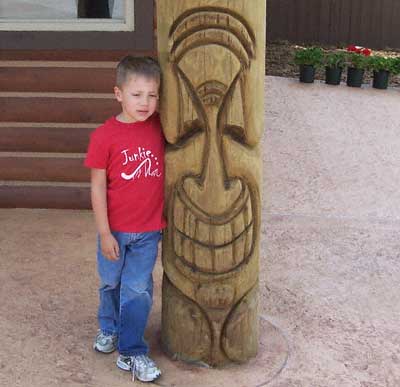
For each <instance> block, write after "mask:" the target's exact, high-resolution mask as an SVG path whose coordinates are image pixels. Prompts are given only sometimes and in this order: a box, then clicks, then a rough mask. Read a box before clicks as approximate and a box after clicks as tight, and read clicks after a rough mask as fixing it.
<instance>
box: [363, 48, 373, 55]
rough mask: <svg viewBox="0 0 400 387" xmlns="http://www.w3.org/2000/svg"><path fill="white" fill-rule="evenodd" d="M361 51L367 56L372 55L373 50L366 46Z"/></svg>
mask: <svg viewBox="0 0 400 387" xmlns="http://www.w3.org/2000/svg"><path fill="white" fill-rule="evenodd" d="M361 53H362V54H363V55H365V56H370V55H371V50H370V49H369V48H364V49H362V51H361Z"/></svg>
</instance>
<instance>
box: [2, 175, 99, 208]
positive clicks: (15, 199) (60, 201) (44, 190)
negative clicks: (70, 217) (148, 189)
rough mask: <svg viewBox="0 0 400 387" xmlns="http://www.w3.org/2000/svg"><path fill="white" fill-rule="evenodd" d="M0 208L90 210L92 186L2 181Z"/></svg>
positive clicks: (87, 184) (85, 184)
mask: <svg viewBox="0 0 400 387" xmlns="http://www.w3.org/2000/svg"><path fill="white" fill-rule="evenodd" d="M0 208H60V209H90V208H91V204H90V184H89V183H54V182H25V181H22V182H21V181H0Z"/></svg>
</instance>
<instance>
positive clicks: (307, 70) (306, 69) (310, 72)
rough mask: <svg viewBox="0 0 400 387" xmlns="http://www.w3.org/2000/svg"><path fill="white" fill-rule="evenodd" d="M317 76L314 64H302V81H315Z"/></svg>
mask: <svg viewBox="0 0 400 387" xmlns="http://www.w3.org/2000/svg"><path fill="white" fill-rule="evenodd" d="M314 77H315V67H314V66H312V65H300V82H303V83H313V82H314Z"/></svg>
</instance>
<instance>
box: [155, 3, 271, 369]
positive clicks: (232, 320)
mask: <svg viewBox="0 0 400 387" xmlns="http://www.w3.org/2000/svg"><path fill="white" fill-rule="evenodd" d="M157 6H158V8H157V15H158V21H157V29H158V52H159V60H160V63H161V66H162V69H163V86H162V87H163V96H162V101H161V117H162V123H163V127H164V132H165V136H166V139H167V142H168V146H167V154H166V168H167V169H166V171H167V172H166V203H167V204H166V212H167V216H168V227H167V229H166V232H165V234H164V241H163V266H164V273H165V274H164V278H163V305H162V343H163V346H164V348H165V350H166V351H167V352H168V353H169V354H170V355H171V356H173V357H175V358H179V359H183V360H186V361H194V362H199V363H206V364H208V365H211V366H222V365H224V364H226V363H229V362H244V361H246V360H248V359H249V358H251V357H253V356H255V355H256V353H257V347H258V310H257V308H258V273H259V268H258V261H259V240H260V213H261V211H260V205H261V198H260V187H261V155H260V139H261V136H262V133H263V129H264V55H265V8H266V1H265V0H251V1H249V0H158V3H157Z"/></svg>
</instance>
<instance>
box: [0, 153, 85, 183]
mask: <svg viewBox="0 0 400 387" xmlns="http://www.w3.org/2000/svg"><path fill="white" fill-rule="evenodd" d="M84 158H85V154H82V153H69V154H66V153H28V152H0V165H1V168H0V180H4V181H7V180H14V181H51V182H89V181H90V171H89V169H87V168H85V167H84V166H83V162H84Z"/></svg>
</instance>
